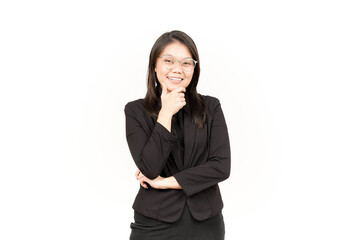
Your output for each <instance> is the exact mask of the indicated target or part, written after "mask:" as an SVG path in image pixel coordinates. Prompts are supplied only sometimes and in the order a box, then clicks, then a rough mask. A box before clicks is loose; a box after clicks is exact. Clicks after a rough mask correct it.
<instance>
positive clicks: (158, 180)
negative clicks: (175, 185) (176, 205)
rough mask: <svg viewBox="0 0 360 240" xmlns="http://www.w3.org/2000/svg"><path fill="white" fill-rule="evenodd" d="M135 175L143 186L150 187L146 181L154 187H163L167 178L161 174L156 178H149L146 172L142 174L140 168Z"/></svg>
mask: <svg viewBox="0 0 360 240" xmlns="http://www.w3.org/2000/svg"><path fill="white" fill-rule="evenodd" d="M135 176H136V179H137V180H138V181H139V182H140V185H141V186H142V187H143V188H148V186H147V185H146V183H148V184H149V185H150V186H151V187H152V188H156V189H163V188H162V185H161V183H162V182H163V181H164V179H165V178H163V177H161V176H158V177H157V178H155V179H149V178H148V177H146V176H145V175H144V174H142V172H140V170H139V169H137V170H136V172H135Z"/></svg>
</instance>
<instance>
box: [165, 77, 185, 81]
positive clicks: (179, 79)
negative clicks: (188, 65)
mask: <svg viewBox="0 0 360 240" xmlns="http://www.w3.org/2000/svg"><path fill="white" fill-rule="evenodd" d="M168 79H170V80H175V81H178V82H180V81H181V80H182V79H181V78H171V77H168Z"/></svg>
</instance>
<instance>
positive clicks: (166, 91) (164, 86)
mask: <svg viewBox="0 0 360 240" xmlns="http://www.w3.org/2000/svg"><path fill="white" fill-rule="evenodd" d="M161 90H162V92H161V95H166V94H167V93H168V90H167V87H166V84H165V83H163V82H162V83H161Z"/></svg>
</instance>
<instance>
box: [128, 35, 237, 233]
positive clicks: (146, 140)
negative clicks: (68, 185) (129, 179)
mask: <svg viewBox="0 0 360 240" xmlns="http://www.w3.org/2000/svg"><path fill="white" fill-rule="evenodd" d="M199 75H200V63H199V55H198V52H197V48H196V45H195V43H194V42H193V40H192V39H191V38H190V37H189V36H188V35H187V34H185V33H183V32H181V31H172V32H168V33H164V34H163V35H162V36H160V37H159V39H158V40H157V41H156V42H155V44H154V46H153V48H152V50H151V53H150V59H149V67H148V86H147V93H146V96H145V98H144V99H138V100H136V101H133V102H129V103H128V104H127V105H126V106H125V115H126V137H127V141H128V145H129V148H130V152H131V155H132V157H133V159H134V162H135V164H136V166H137V167H138V170H137V171H136V173H135V176H136V179H137V180H138V181H139V183H140V189H139V192H138V195H137V197H136V199H135V202H134V204H133V208H134V210H135V213H134V220H135V221H134V222H133V223H132V224H131V229H132V231H131V236H130V239H132V240H137V239H147V240H152V239H156V240H161V239H166V240H169V239H188V240H191V239H196V240H201V239H206V240H215V239H216V240H221V239H224V235H225V227H224V221H223V216H222V212H221V211H222V207H223V202H222V198H221V194H220V190H219V186H218V183H219V182H221V181H223V180H225V179H227V178H228V177H229V174H230V143H229V136H228V132H227V127H226V123H225V119H224V115H223V112H222V110H221V106H220V102H219V100H218V99H216V98H214V97H210V96H203V95H200V94H198V93H197V90H196V86H197V83H198V80H199Z"/></svg>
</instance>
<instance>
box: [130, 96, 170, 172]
mask: <svg viewBox="0 0 360 240" xmlns="http://www.w3.org/2000/svg"><path fill="white" fill-rule="evenodd" d="M141 107H142V105H141ZM124 111H125V117H126V139H127V142H128V145H129V149H130V153H131V155H132V157H133V159H134V162H135V164H136V166H137V167H138V168H139V170H140V171H141V172H142V173H143V174H144V175H145V176H146V177H148V178H150V179H154V178H156V177H158V176H159V175H160V173H161V171H162V170H163V168H164V166H165V163H166V161H167V159H168V157H169V154H170V151H171V149H172V147H173V145H174V144H175V143H176V141H177V136H176V135H174V134H172V133H170V132H169V131H168V130H167V129H166V128H165V127H164V126H163V125H161V124H160V123H158V122H156V123H155V126H154V128H153V129H152V132H151V133H149V132H147V131H145V129H144V127H145V126H146V123H145V120H144V110H141V108H139V107H136V106H134V104H131V103H130V104H129V103H128V104H126V106H125V110H124Z"/></svg>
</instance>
